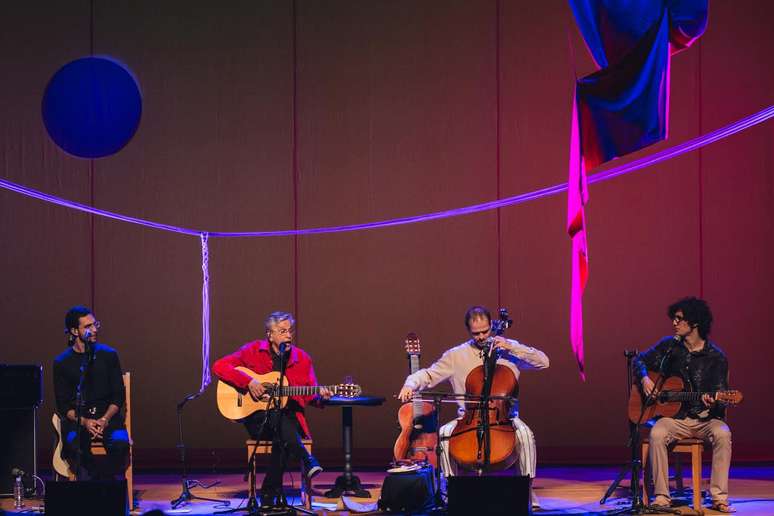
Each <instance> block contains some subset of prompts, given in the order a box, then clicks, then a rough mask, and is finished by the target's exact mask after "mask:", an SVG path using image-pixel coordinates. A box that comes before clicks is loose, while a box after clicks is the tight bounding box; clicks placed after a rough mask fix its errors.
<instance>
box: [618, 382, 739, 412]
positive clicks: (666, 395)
mask: <svg viewBox="0 0 774 516" xmlns="http://www.w3.org/2000/svg"><path fill="white" fill-rule="evenodd" d="M659 376H661V375H659V374H658V373H648V377H649V378H650V379H651V380H653V382H654V383H656V380H658V379H659ZM654 389H655V391H656V394H655V395H654V396H652V397H651V401H650V403H649V404H648V406H647V407H645V414H644V415H643V416H642V419H641V421H643V422H645V421H647V420H649V419H652V418H654V417H657V416H662V417H672V416H674V415H675V414H677V413H678V412H680V407H681V406H682V404H683V403H684V402H686V401H699V400H701V397H702V395H704V394H709V395H711V396H714V397H715V399H716V400H717V401H718V403H723V404H725V405H728V406H733V405H737V404H739V403H741V401H742V398H743V396H742V393H741V392H740V391H736V390H729V391H717V392H694V391H687V390H685V384H684V383H683V380H682V378H680V377H677V376H670V377H669V378H666V379H665V380H663V381H662V382H661V385H659V384H658V383H656V386H655V387H654ZM642 400H643V392H642V385H641V384H640V383H639V382H635V384H633V385H632V390H631V393H629V421H631V422H632V423H637V421H638V420H640V413H641V412H642Z"/></svg>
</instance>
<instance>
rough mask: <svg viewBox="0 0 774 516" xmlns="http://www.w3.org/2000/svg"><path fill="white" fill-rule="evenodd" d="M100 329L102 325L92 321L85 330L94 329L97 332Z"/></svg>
mask: <svg viewBox="0 0 774 516" xmlns="http://www.w3.org/2000/svg"><path fill="white" fill-rule="evenodd" d="M101 327H102V323H101V322H99V321H94V322H93V323H91V324H87V325H86V326H85V328H94V329H95V330H99V329H100V328H101Z"/></svg>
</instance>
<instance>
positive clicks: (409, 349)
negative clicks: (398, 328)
mask: <svg viewBox="0 0 774 516" xmlns="http://www.w3.org/2000/svg"><path fill="white" fill-rule="evenodd" d="M404 342H405V346H404V347H405V348H406V353H407V354H408V355H421V354H422V346H421V345H420V344H419V335H417V334H416V333H414V332H413V331H412V332H411V333H409V334H408V335H406V340H405V341H404Z"/></svg>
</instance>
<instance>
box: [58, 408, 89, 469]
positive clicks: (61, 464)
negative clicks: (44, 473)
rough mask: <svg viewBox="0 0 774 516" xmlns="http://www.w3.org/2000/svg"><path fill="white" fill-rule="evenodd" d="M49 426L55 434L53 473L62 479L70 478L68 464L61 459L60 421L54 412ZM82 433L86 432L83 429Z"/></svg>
mask: <svg viewBox="0 0 774 516" xmlns="http://www.w3.org/2000/svg"><path fill="white" fill-rule="evenodd" d="M51 424H52V425H53V426H54V432H55V433H56V448H55V449H54V459H53V463H54V471H55V472H56V473H57V474H58V475H59V476H62V477H64V478H71V477H72V476H73V472H72V471H70V464H68V463H67V461H65V460H64V459H63V458H62V446H63V445H64V444H63V443H64V442H63V440H62V421H61V419H59V414H57V413H56V412H54V415H53V416H51ZM83 431H84V432H86V431H87V430H86V429H84V430H83Z"/></svg>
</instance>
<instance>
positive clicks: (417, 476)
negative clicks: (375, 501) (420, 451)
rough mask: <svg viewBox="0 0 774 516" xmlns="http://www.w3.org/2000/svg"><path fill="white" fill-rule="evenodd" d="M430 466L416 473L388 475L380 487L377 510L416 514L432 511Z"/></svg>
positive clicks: (432, 494)
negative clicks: (380, 492) (380, 493)
mask: <svg viewBox="0 0 774 516" xmlns="http://www.w3.org/2000/svg"><path fill="white" fill-rule="evenodd" d="M434 486H435V484H434V480H433V468H432V466H426V467H424V468H421V469H418V470H416V471H405V472H401V473H390V474H388V475H387V477H385V479H384V484H383V485H382V495H381V497H380V498H379V509H381V510H383V511H387V512H400V513H409V514H411V513H417V512H426V511H428V510H430V509H432V507H433V505H434V502H435V500H434V498H435V487H434Z"/></svg>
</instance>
